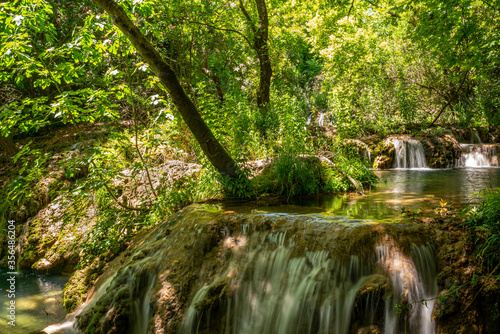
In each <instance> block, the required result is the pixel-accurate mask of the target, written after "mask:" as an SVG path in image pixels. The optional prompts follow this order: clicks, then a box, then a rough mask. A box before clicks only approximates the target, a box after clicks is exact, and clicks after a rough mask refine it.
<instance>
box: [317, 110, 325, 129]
mask: <svg viewBox="0 0 500 334" xmlns="http://www.w3.org/2000/svg"><path fill="white" fill-rule="evenodd" d="M318 125H319V126H325V113H324V112H320V113H319V117H318Z"/></svg>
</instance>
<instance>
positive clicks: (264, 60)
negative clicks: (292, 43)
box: [254, 0, 273, 117]
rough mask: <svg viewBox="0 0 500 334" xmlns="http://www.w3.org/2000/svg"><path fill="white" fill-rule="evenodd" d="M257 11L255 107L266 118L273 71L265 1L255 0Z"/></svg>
mask: <svg viewBox="0 0 500 334" xmlns="http://www.w3.org/2000/svg"><path fill="white" fill-rule="evenodd" d="M255 3H256V4H257V11H258V13H259V24H258V27H257V33H256V34H255V37H254V40H255V41H254V42H255V50H256V51H257V54H258V56H259V60H260V81H259V91H258V93H257V105H258V106H259V109H260V111H261V113H262V114H263V116H264V117H265V116H266V113H267V107H268V104H269V99H270V98H269V90H270V88H271V78H272V76H273V69H272V67H271V59H270V58H269V46H268V43H267V40H268V37H269V33H268V28H269V20H268V17H267V9H266V2H265V0H255Z"/></svg>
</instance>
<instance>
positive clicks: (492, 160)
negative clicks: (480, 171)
mask: <svg viewBox="0 0 500 334" xmlns="http://www.w3.org/2000/svg"><path fill="white" fill-rule="evenodd" d="M460 146H462V156H461V157H460V160H459V162H458V165H459V166H462V167H500V149H499V146H500V145H499V144H460Z"/></svg>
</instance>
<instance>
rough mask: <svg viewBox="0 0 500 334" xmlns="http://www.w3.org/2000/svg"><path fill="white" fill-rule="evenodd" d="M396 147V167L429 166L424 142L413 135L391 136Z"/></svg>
mask: <svg viewBox="0 0 500 334" xmlns="http://www.w3.org/2000/svg"><path fill="white" fill-rule="evenodd" d="M391 142H392V144H393V145H394V148H395V151H396V152H395V154H396V156H395V159H394V160H395V161H394V168H404V169H406V168H427V162H426V160H425V154H424V147H423V146H422V143H421V142H419V141H418V140H416V139H413V138H411V137H402V138H391Z"/></svg>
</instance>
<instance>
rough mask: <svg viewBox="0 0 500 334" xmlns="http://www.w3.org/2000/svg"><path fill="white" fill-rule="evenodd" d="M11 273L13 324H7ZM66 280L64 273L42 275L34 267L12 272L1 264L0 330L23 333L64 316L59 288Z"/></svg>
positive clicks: (13, 333) (55, 321)
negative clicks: (29, 269)
mask: <svg viewBox="0 0 500 334" xmlns="http://www.w3.org/2000/svg"><path fill="white" fill-rule="evenodd" d="M10 276H15V277H16V280H15V282H16V284H15V286H16V293H15V299H14V300H15V307H16V318H15V319H16V322H15V324H16V326H15V327H13V326H11V325H9V324H8V321H10V319H8V317H7V316H8V314H7V307H8V305H9V303H10V301H11V299H10V298H9V297H8V293H9V292H8V291H7V290H8V289H9V286H8V282H7V278H9V277H10ZM67 281H68V277H66V276H58V275H51V276H47V275H43V274H41V273H39V272H35V271H26V272H20V273H17V274H15V275H11V274H8V273H7V270H6V269H5V268H0V307H1V309H2V310H4V311H2V312H0V333H12V334H17V333H19V334H26V333H32V332H36V331H40V330H41V329H43V328H45V327H46V326H48V325H50V324H53V323H57V322H60V321H62V320H64V318H65V316H66V311H65V310H64V308H63V306H62V291H63V289H64V284H66V282H67Z"/></svg>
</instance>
